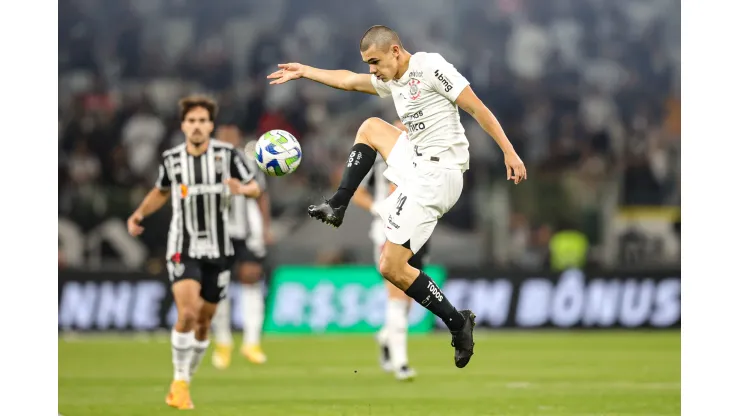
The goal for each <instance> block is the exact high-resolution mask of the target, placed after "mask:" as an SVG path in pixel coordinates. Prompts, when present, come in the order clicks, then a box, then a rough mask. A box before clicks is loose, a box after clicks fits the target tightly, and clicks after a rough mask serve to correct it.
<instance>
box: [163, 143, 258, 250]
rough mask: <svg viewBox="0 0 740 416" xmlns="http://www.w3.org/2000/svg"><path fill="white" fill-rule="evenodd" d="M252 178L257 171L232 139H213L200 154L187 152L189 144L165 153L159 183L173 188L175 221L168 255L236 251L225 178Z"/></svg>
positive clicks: (228, 192) (172, 225)
mask: <svg viewBox="0 0 740 416" xmlns="http://www.w3.org/2000/svg"><path fill="white" fill-rule="evenodd" d="M228 178H237V179H239V180H240V181H241V182H242V183H247V182H249V181H251V180H252V179H253V178H254V172H253V171H250V169H249V168H248V167H247V165H246V163H245V160H244V159H243V158H242V157H241V156H240V155H239V154H238V153H237V152H236V151H235V149H234V147H233V146H232V145H230V144H228V143H225V142H221V141H218V140H215V139H211V140H210V141H209V144H208V150H206V152H205V153H203V154H202V155H200V156H192V155H190V154H188V153H187V151H186V148H185V143H183V144H181V145H178V146H175V147H173V148H172V149H169V150H167V151H165V152H164V153H162V160H161V162H160V165H159V177H158V178H157V183H156V186H157V188H159V189H162V190H167V189H169V190H170V191H171V195H172V220H171V221H170V230H169V234H168V236H167V258H168V259H171V258H173V257H174V256H175V255H178V256H179V255H182V256H186V257H190V258H195V259H223V258H225V257H228V256H232V255H233V254H234V246H233V245H232V244H231V239H230V238H229V234H228V233H227V230H226V223H227V222H228V219H229V211H230V203H231V192H230V191H229V187H228V186H227V185H226V184H225V183H224V180H225V179H228Z"/></svg>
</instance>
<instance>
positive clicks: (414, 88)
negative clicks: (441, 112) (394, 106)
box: [409, 78, 421, 100]
mask: <svg viewBox="0 0 740 416" xmlns="http://www.w3.org/2000/svg"><path fill="white" fill-rule="evenodd" d="M420 85H421V81H419V80H418V79H416V78H411V80H410V81H409V95H410V98H411V99H412V100H417V99H418V98H419V97H420V96H421V88H420Z"/></svg>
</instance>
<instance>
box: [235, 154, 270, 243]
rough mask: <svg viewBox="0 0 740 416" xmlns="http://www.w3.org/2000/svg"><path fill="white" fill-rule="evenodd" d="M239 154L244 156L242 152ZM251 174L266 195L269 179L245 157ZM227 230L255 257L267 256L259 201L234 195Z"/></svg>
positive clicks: (255, 163)
mask: <svg viewBox="0 0 740 416" xmlns="http://www.w3.org/2000/svg"><path fill="white" fill-rule="evenodd" d="M237 152H238V153H239V154H240V155H241V156H244V154H243V153H242V152H241V150H237ZM244 160H245V161H246V163H247V167H248V168H249V171H250V172H254V179H255V180H256V181H257V183H258V184H259V185H260V189H262V192H263V193H264V192H265V191H266V189H267V178H266V176H265V173H264V172H262V171H261V170H260V169H259V168H258V167H257V162H255V161H254V160H252V159H249V158H247V157H244ZM227 230H228V232H229V235H230V236H231V238H233V239H235V240H245V241H246V244H247V248H249V250H251V251H252V253H254V254H255V255H257V256H259V257H263V256H265V255H266V248H265V239H264V219H263V218H262V211H261V210H260V207H259V204H258V203H257V200H256V199H254V198H247V197H245V196H243V195H234V196H233V197H232V200H231V209H230V212H229V222H228V224H227Z"/></svg>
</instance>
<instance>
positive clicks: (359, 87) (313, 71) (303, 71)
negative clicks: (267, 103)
mask: <svg viewBox="0 0 740 416" xmlns="http://www.w3.org/2000/svg"><path fill="white" fill-rule="evenodd" d="M278 68H280V69H278V70H277V71H275V72H273V73H272V74H270V75H268V76H267V79H271V80H272V81H270V85H277V84H283V83H286V82H288V81H291V80H294V79H299V78H307V79H310V80H312V81H316V82H319V83H321V84H324V85H328V86H330V87H332V88H337V89H340V90H345V91H358V92H364V93H366V94H373V95H378V92H377V91H375V87H373V83H372V81H371V80H370V77H371V75H370V74H358V73H356V72H352V71H348V70H346V69H335V70H330V69H319V68H314V67H311V66H308V65H303V64H299V63H289V64H279V65H278Z"/></svg>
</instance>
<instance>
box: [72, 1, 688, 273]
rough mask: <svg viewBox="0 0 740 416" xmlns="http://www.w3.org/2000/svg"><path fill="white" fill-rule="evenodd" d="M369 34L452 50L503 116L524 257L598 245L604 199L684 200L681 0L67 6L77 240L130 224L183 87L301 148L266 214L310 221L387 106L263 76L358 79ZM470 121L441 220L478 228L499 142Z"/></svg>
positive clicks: (497, 164)
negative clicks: (576, 236)
mask: <svg viewBox="0 0 740 416" xmlns="http://www.w3.org/2000/svg"><path fill="white" fill-rule="evenodd" d="M372 24H386V25H388V26H390V27H392V28H394V29H396V30H397V31H398V32H399V34H400V35H401V39H402V40H403V42H404V44H405V46H406V47H407V49H409V50H410V51H411V52H412V53H413V52H415V51H430V52H439V53H441V54H442V55H443V56H445V57H446V59H447V60H448V61H450V62H452V63H453V64H454V65H455V66H456V67H457V68H458V70H459V71H460V72H461V73H462V74H463V75H465V76H466V77H468V79H469V80H470V81H471V84H472V86H473V88H474V90H475V91H476V93H477V94H478V96H479V97H481V99H482V100H483V101H484V102H485V103H486V104H488V105H489V107H490V108H491V109H492V111H493V112H494V114H495V115H496V116H497V117H498V118H499V120H500V121H501V123H502V125H503V126H504V128H505V130H506V131H507V133H508V135H509V137H510V139H511V140H512V142H513V143H514V145H515V147H516V148H517V149H518V152H519V154H520V155H521V156H522V158H523V160H524V161H525V163H526V164H527V166H528V171H529V180H528V181H527V182H526V183H525V184H526V185H525V186H519V187H517V188H516V189H512V191H511V202H510V203H511V212H513V213H514V214H512V217H511V219H510V221H509V222H510V227H511V234H512V236H513V237H512V238H513V241H514V242H515V243H516V244H517V246H516V247H519V249H518V251H517V252H514V254H512V256H518V259H519V260H518V261H524V262H531V261H535V262H537V261H540V260H537V259H538V258H540V257H541V256H542V255H541V254H538V253H543V252H546V250H545V249H544V248H543V247H546V246H547V244H548V241H549V236H550V235H551V233H552V232H553V230H556V229H558V228H559V227H561V224H563V223H568V224H570V226H571V228H576V229H578V230H581V231H582V232H583V233H585V234H586V236H587V237H588V238H589V240H594V239H598V238H599V225H598V224H599V223H600V220H599V213H600V211H601V204H602V202H603V200H604V197H605V196H604V193H607V192H608V193H609V194H614V193H615V192H618V198H619V201H618V203H620V204H624V205H678V204H680V164H679V161H680V135H681V129H680V3H679V1H678V0H619V1H615V0H471V1H466V2H450V1H443V0H404V1H402V2H397V1H391V0H368V1H364V2H352V3H351V5H350V3H346V2H345V1H342V0H303V1H301V0H295V1H289V0H275V1H270V2H267V3H265V2H262V1H257V0H238V1H237V0H210V1H199V0H120V1H116V0H102V1H93V0H60V2H59V138H58V140H59V214H60V217H65V218H70V219H72V220H73V221H75V222H76V223H78V224H80V225H81V227H82V228H83V229H86V228H90V227H93V226H95V225H96V224H97V223H99V222H100V221H101V220H102V219H104V218H109V217H120V218H125V217H126V216H127V215H128V214H129V213H130V212H131V210H132V209H133V207H134V206H135V204H137V203H138V202H139V201H140V199H141V197H142V195H143V194H144V193H145V192H146V191H147V190H148V189H149V188H150V187H151V186H152V184H153V181H154V177H155V176H156V164H157V160H158V157H159V154H160V152H161V151H162V150H164V149H166V148H168V147H170V146H172V145H174V144H176V143H179V142H180V141H182V140H183V138H182V136H181V134H180V132H179V130H178V128H179V121H178V120H177V118H176V114H175V113H176V101H177V99H178V98H179V97H180V96H182V95H185V94H188V93H192V92H207V93H209V94H212V95H213V96H215V97H217V98H218V99H219V102H220V105H221V107H222V111H221V113H220V116H219V119H218V120H217V122H218V123H219V124H223V123H232V124H237V125H238V126H240V127H241V130H242V131H243V134H244V137H245V138H246V139H253V138H256V137H258V136H259V135H260V134H261V133H263V132H265V131H267V130H270V129H273V128H282V129H285V130H288V131H291V132H293V133H294V134H295V135H296V136H297V137H298V138H299V140H300V141H301V144H302V146H303V148H304V155H305V157H304V160H303V163H302V165H301V168H300V169H299V170H298V171H297V172H296V173H295V174H294V175H291V176H290V177H288V178H281V179H280V184H279V185H278V186H273V189H275V192H273V194H272V198H273V210H274V211H275V212H274V213H275V215H276V216H286V217H292V216H297V215H299V214H300V215H303V209H304V208H305V207H304V205H305V202H306V201H308V200H311V199H315V198H316V197H317V196H321V195H322V194H323V195H327V194H328V193H329V192H330V189H331V188H332V186H333V183H334V182H335V181H336V180H337V176H338V175H339V174H340V172H341V166H342V164H343V162H344V160H345V159H346V155H347V151H348V149H349V147H350V146H351V143H352V139H353V137H354V132H355V131H356V129H357V127H358V126H359V124H360V123H361V122H362V120H364V119H365V118H367V117H369V116H380V117H383V118H385V119H386V120H388V121H392V119H394V118H396V114H395V110H394V108H393V105H392V104H391V103H390V102H389V101H385V100H380V99H376V98H374V97H369V96H364V95H362V94H350V93H343V92H339V91H335V90H332V89H330V88H325V87H321V86H318V85H315V84H312V83H310V82H292V83H288V84H286V85H283V86H280V87H269V86H268V85H267V82H266V80H265V75H266V74H267V73H269V72H271V71H272V70H274V67H275V65H276V64H277V63H280V62H290V61H296V62H301V63H304V64H308V65H313V66H320V67H324V68H330V69H335V68H346V69H350V70H355V71H358V72H366V71H367V67H366V65H365V64H363V63H362V61H361V59H360V56H359V52H358V41H359V38H360V37H361V35H362V33H363V32H364V30H365V29H366V28H367V27H369V26H370V25H372ZM463 120H464V124H465V127H466V129H467V132H468V138H469V139H470V142H471V155H472V161H471V170H470V172H469V173H468V174H466V187H465V191H464V194H463V196H462V197H461V200H460V202H459V203H458V205H457V206H456V207H455V209H454V210H453V211H452V212H450V214H449V215H448V216H446V217H445V218H444V220H445V222H446V223H447V224H449V225H450V226H453V227H456V228H458V229H460V230H475V229H476V227H478V226H479V224H478V221H479V220H478V219H480V218H482V217H485V215H484V213H483V211H485V210H486V209H487V207H488V204H487V203H484V202H480V201H485V198H480V195H481V194H484V195H485V194H486V193H487V192H489V189H490V188H491V186H492V184H494V183H496V182H498V181H502V180H504V178H505V177H504V168H503V165H502V162H503V160H502V157H501V153H500V151H499V150H498V149H497V147H496V145H495V143H494V142H493V141H492V140H491V139H490V138H489V137H487V136H486V135H485V133H483V131H482V130H481V129H480V128H479V127H477V125H476V124H475V121H474V120H473V119H472V118H470V117H469V116H467V115H464V116H463ZM163 215H164V214H163ZM164 226H165V227H166V221H164ZM159 232H161V233H164V232H166V229H161V230H159ZM150 234H151V233H150ZM151 238H153V239H158V238H159V239H161V236H158V235H156V233H154V236H152V237H151ZM153 241H154V240H153ZM160 243H161V240H159V242H157V243H156V244H160ZM153 244H154V243H153ZM538 256H540V257H538ZM531 259H535V260H531ZM513 261H514V260H513Z"/></svg>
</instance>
